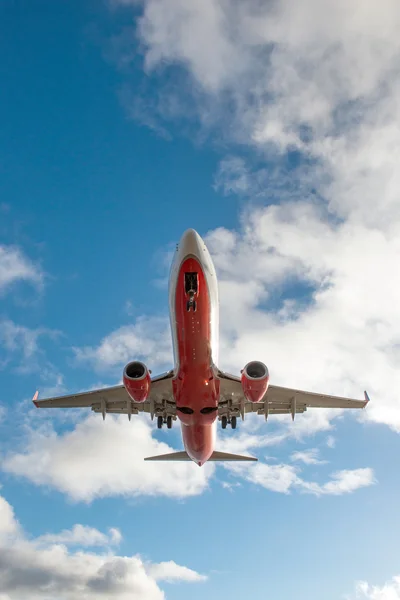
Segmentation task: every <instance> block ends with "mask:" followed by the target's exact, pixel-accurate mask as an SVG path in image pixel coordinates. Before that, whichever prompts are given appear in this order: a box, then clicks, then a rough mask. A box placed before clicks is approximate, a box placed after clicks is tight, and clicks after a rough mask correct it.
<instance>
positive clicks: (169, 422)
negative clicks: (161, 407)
mask: <svg viewBox="0 0 400 600" xmlns="http://www.w3.org/2000/svg"><path fill="white" fill-rule="evenodd" d="M171 427H172V417H167V428H168V429H171Z"/></svg>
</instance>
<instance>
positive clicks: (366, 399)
mask: <svg viewBox="0 0 400 600" xmlns="http://www.w3.org/2000/svg"><path fill="white" fill-rule="evenodd" d="M364 398H365V404H364V408H365V407H366V406H367V404H368V402H370V397H369V396H368V392H366V391H364Z"/></svg>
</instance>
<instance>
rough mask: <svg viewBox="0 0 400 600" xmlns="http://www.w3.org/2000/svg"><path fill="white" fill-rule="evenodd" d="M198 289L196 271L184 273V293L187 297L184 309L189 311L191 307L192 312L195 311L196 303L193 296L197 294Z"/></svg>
mask: <svg viewBox="0 0 400 600" xmlns="http://www.w3.org/2000/svg"><path fill="white" fill-rule="evenodd" d="M198 291H199V277H198V273H195V272H188V273H185V294H186V296H187V297H188V301H187V303H186V310H187V311H188V312H189V311H190V309H192V310H193V312H196V309H197V303H196V300H195V298H196V296H197V294H198Z"/></svg>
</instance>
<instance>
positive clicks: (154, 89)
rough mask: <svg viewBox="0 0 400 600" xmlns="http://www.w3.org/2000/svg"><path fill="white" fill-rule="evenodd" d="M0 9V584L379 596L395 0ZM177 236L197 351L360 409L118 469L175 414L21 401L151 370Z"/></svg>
mask: <svg viewBox="0 0 400 600" xmlns="http://www.w3.org/2000/svg"><path fill="white" fill-rule="evenodd" d="M322 5H323V10H320V9H319V7H320V6H322ZM0 14H1V22H2V28H1V29H2V34H1V36H0V50H1V56H2V61H1V63H0V64H1V77H2V93H1V95H0V105H1V114H2V126H1V128H0V156H1V161H0V165H1V166H0V302H1V310H0V382H1V386H0V407H1V411H0V433H1V438H0V440H1V446H0V460H1V463H0V464H1V471H0V600H21V599H25V598H26V597H27V595H29V597H30V598H33V599H36V598H37V599H38V600H49V599H50V598H53V597H57V598H60V599H65V600H75V599H76V598H78V597H79V598H81V597H82V595H83V594H86V596H85V597H87V598H88V599H91V598H96V599H98V598H108V599H111V598H112V599H115V600H125V599H126V598H128V597H129V598H130V599H131V600H132V599H133V598H141V599H144V600H154V599H159V598H164V597H165V598H174V599H178V600H179V599H180V598H182V599H183V598H187V596H188V594H190V597H191V598H193V599H197V598H199V599H200V598H204V597H205V595H207V597H208V598H209V599H210V600H213V599H214V598H215V599H216V598H220V597H221V595H222V594H225V595H227V596H229V597H230V598H231V599H232V600H236V599H237V600H240V599H242V598H243V597H245V596H246V595H251V597H252V598H254V599H260V600H261V599H262V598H265V596H266V594H268V596H270V597H278V596H279V597H280V598H283V599H286V598H293V596H295V595H296V597H300V598H307V599H308V600H314V599H315V600H317V599H320V598H321V597H323V598H324V599H326V600H337V599H342V598H348V599H351V600H352V599H355V598H364V599H365V598H367V599H369V600H386V599H388V600H389V598H390V600H397V599H398V598H400V586H399V583H398V579H396V577H397V575H398V573H399V572H400V565H399V561H398V552H397V542H396V540H397V539H398V537H399V535H400V526H399V524H398V518H397V513H398V508H397V504H398V503H397V497H398V494H399V491H400V480H399V475H398V472H397V469H396V456H397V455H398V453H399V452H400V438H399V432H400V405H399V400H398V398H397V394H396V390H397V389H399V384H400V375H399V370H398V364H399V358H400V355H399V340H400V320H399V316H398V310H397V307H398V305H399V301H400V288H399V285H398V281H397V280H398V278H397V275H396V273H397V270H396V269H397V268H398V267H397V265H398V260H399V258H400V256H399V253H400V250H399V244H398V239H399V235H400V210H399V206H400V199H399V195H398V189H399V185H398V184H400V181H398V179H399V174H398V169H397V163H396V156H398V151H400V133H399V129H398V119H399V117H400V115H398V110H399V109H398V106H397V100H396V99H397V98H398V87H399V79H398V74H397V70H396V64H397V62H396V61H397V60H398V58H399V55H400V42H399V40H398V35H397V32H398V25H399V24H400V9H399V7H398V5H397V3H394V2H391V0H384V1H383V4H382V2H380V3H379V4H377V3H375V2H373V3H371V4H370V5H369V6H368V7H366V6H364V3H361V2H360V3H355V4H354V5H353V6H352V8H349V6H348V5H347V4H345V3H343V5H342V4H340V3H337V2H333V0H332V1H331V0H324V2H323V3H320V2H317V0H306V2H305V5H304V6H303V7H302V10H301V11H300V8H299V7H297V3H295V2H294V1H293V0H280V1H279V2H277V3H276V5H275V6H274V7H272V6H271V5H270V4H269V3H265V4H262V3H261V4H257V5H256V4H255V3H252V2H243V3H240V4H237V3H235V2H234V1H233V0H232V1H231V0H229V1H226V2H222V1H220V0H207V1H206V2H204V1H203V2H197V1H196V2H193V3H190V4H189V5H186V4H185V3H182V2H180V1H179V0H174V1H173V2H170V1H169V2H167V1H165V2H164V0H158V1H156V0H146V1H145V2H133V1H132V2H130V1H129V0H113V1H111V0H110V2H100V3H95V2H91V1H88V2H83V3H82V2H70V3H68V6H67V4H60V3H54V4H53V5H52V6H50V3H39V4H37V5H36V6H35V7H33V6H32V4H31V3H28V2H23V1H20V2H13V3H7V2H0ZM304 14H306V15H309V17H310V18H308V19H306V20H304V18H303V17H302V15H304ZM188 227H194V228H195V229H197V230H198V231H199V233H200V234H201V235H202V236H203V237H204V238H205V240H206V242H207V244H208V246H209V248H210V251H211V253H212V256H213V258H214V261H215V264H216V269H217V273H218V277H219V282H220V297H221V356H220V366H221V367H222V368H224V369H229V370H230V371H231V372H233V373H238V372H239V370H240V369H241V368H242V367H243V366H244V364H245V363H246V362H247V361H248V360H254V359H258V360H263V361H264V362H266V364H267V365H268V366H269V370H270V373H271V381H272V382H274V383H276V384H282V385H287V386H291V387H298V388H304V389H309V390H312V391H321V392H326V393H334V394H335V393H337V394H348V395H350V396H352V397H362V391H363V389H365V388H366V389H368V390H369V391H370V395H371V399H372V401H371V404H370V406H369V407H368V409H367V410H366V411H363V412H362V414H359V413H358V414H352V415H349V414H340V413H338V412H335V411H323V410H320V411H318V410H314V411H311V410H310V411H308V412H307V414H305V415H299V416H298V417H297V418H296V421H295V423H294V424H292V422H291V420H290V417H288V418H286V416H284V417H283V418H282V419H280V418H275V419H273V418H271V419H270V420H269V422H268V424H265V423H264V422H261V423H260V421H261V420H260V419H257V418H256V417H252V418H249V419H247V420H246V421H245V423H240V426H239V427H238V429H237V431H235V432H231V431H228V430H227V431H224V432H222V431H219V434H218V436H219V442H218V443H219V447H220V448H221V449H223V448H226V449H227V450H228V451H229V450H231V451H239V452H244V453H252V454H255V455H257V456H258V457H259V463H257V465H250V466H248V465H247V466H246V465H245V466H244V467H243V466H240V465H239V466H233V467H230V468H228V467H223V466H215V465H207V466H206V467H204V468H203V469H198V467H196V466H195V465H192V464H190V465H180V464H178V465H174V464H168V465H163V464H151V465H148V464H146V463H144V462H143V457H144V456H147V455H150V454H157V453H159V452H160V451H165V450H166V449H167V448H170V449H180V448H181V438H180V432H179V427H175V428H174V429H173V430H172V431H162V432H158V431H157V430H156V429H155V428H154V426H153V424H152V423H151V422H150V421H149V420H147V419H142V418H137V419H132V422H131V423H129V422H128V420H127V419H126V420H125V419H121V420H119V419H113V418H112V417H107V419H106V421H105V423H103V421H102V419H101V417H98V415H97V416H96V415H89V414H86V413H84V411H78V412H76V411H69V412H68V411H65V412H64V411H60V413H61V414H60V413H59V412H57V414H54V413H52V412H51V411H48V412H47V411H37V410H36V409H34V408H32V406H31V402H30V400H31V397H32V395H33V393H34V391H35V390H36V389H37V388H38V389H39V390H40V393H41V397H46V396H49V395H51V394H58V393H59V394H62V393H68V392H73V391H80V390H84V389H89V388H96V387H98V386H101V385H113V384H115V383H117V382H119V381H120V379H121V374H122V369H123V367H124V365H125V364H126V363H127V362H128V361H129V360H131V359H135V358H138V359H141V360H144V361H145V362H146V364H147V365H148V367H149V368H150V369H152V371H153V372H158V371H161V370H164V369H166V368H170V367H171V366H172V352H171V340H170V334H169V323H168V312H167V310H168V305H167V278H168V272H169V263H170V254H171V250H172V249H173V248H174V245H175V244H176V242H177V241H178V240H179V238H180V236H181V234H182V232H183V231H184V230H185V229H186V228H188ZM110 528H112V529H111V530H110ZM50 534H51V535H52V536H53V537H49V535H50ZM44 536H47V537H44ZM10 548H11V549H12V552H11V551H10ZM79 553H83V554H79ZM22 556H24V560H23V561H21V557H22ZM21 562H22V563H23V564H24V565H25V566H26V568H25V567H24V568H22V570H21ZM49 586H50V587H49Z"/></svg>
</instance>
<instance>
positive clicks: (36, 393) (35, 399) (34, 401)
mask: <svg viewBox="0 0 400 600" xmlns="http://www.w3.org/2000/svg"><path fill="white" fill-rule="evenodd" d="M38 397H39V392H38V391H37V390H36V392H35V395H34V396H33V398H32V402H33V404H34V405H35V406H36V408H39V405H38V403H37V399H38Z"/></svg>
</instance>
